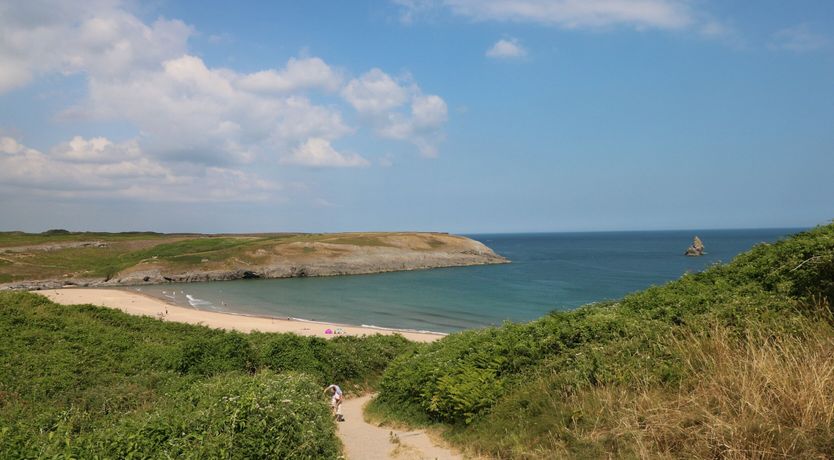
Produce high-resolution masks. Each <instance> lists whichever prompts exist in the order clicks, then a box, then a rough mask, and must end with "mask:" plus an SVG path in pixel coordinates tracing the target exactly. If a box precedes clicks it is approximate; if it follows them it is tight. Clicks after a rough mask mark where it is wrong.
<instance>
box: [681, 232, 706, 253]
mask: <svg viewBox="0 0 834 460" xmlns="http://www.w3.org/2000/svg"><path fill="white" fill-rule="evenodd" d="M684 255H687V256H690V257H698V256H702V255H704V243H703V242H702V241H701V239H700V238H698V237H697V236H696V237H695V238H694V239H693V240H692V245H690V246H689V247H688V248H686V252H684Z"/></svg>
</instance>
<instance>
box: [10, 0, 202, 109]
mask: <svg viewBox="0 0 834 460" xmlns="http://www.w3.org/2000/svg"><path fill="white" fill-rule="evenodd" d="M0 30H2V31H3V33H0V93H3V92H6V91H9V90H11V89H13V88H16V87H19V86H22V85H24V84H26V83H27V82H28V81H29V80H31V79H32V78H33V77H35V76H37V75H39V74H43V73H51V72H63V73H75V72H80V71H85V72H90V73H94V74H97V75H110V76H113V75H125V74H127V73H130V72H134V71H136V70H137V69H141V68H153V67H155V66H157V65H158V64H159V62H161V61H162V60H164V59H169V58H172V57H175V56H179V55H181V54H183V53H184V52H185V51H186V42H187V39H188V37H189V36H190V35H191V33H192V31H191V28H190V27H188V26H187V25H185V24H184V23H183V22H181V21H177V20H165V19H159V20H157V21H155V22H154V23H153V24H151V25H146V24H144V23H143V22H142V21H140V20H139V19H138V18H136V17H135V16H133V15H131V14H129V13H127V12H125V11H123V10H122V9H120V8H119V4H118V2H115V1H106V0H105V1H101V0H98V1H96V0H93V1H89V2H88V1H85V2H71V3H67V2H60V1H42V2H8V3H6V4H4V5H2V6H0Z"/></svg>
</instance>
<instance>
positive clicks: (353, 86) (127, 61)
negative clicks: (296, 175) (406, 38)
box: [0, 0, 446, 177]
mask: <svg viewBox="0 0 834 460" xmlns="http://www.w3.org/2000/svg"><path fill="white" fill-rule="evenodd" d="M124 5H125V3H122V2H121V1H119V0H89V1H85V2H69V3H68V2H62V1H58V0H43V1H41V2H0V94H2V93H3V92H5V91H10V90H13V89H14V88H17V87H20V86H22V85H25V84H26V83H27V82H29V81H31V80H32V79H34V78H37V77H39V76H45V75H56V74H78V75H80V76H81V77H82V78H84V80H85V82H86V93H85V94H84V95H83V97H82V98H80V99H79V101H78V102H77V104H76V105H75V106H73V107H69V108H67V109H65V110H63V111H62V112H61V114H60V116H61V117H62V118H63V119H64V120H65V121H66V120H69V121H82V122H99V121H104V122H112V121H117V122H126V124H128V125H129V126H131V127H132V128H133V129H135V135H134V137H135V139H134V140H132V141H130V142H128V143H123V144H116V143H113V142H111V141H109V140H107V139H106V138H104V137H95V136H94V137H92V138H90V139H83V138H76V139H72V140H70V141H68V142H67V143H65V144H62V145H60V146H56V147H54V148H53V149H51V150H50V151H49V153H48V154H43V153H40V152H38V155H35V156H34V157H33V158H34V159H33V160H32V161H35V162H36V163H37V162H41V163H43V162H44V161H45V160H44V159H47V160H49V161H48V162H47V163H48V164H49V165H50V167H51V165H54V164H55V162H62V163H66V164H73V165H81V166H79V167H80V168H82V169H84V168H86V169H84V170H83V171H80V172H78V171H77V172H78V174H82V173H83V172H89V171H90V170H91V168H94V167H95V165H96V164H108V165H111V166H108V168H109V169H108V170H112V169H113V168H114V167H113V166H112V164H113V162H112V161H111V160H112V158H115V156H116V155H118V156H119V157H120V158H121V160H122V161H125V162H138V163H135V164H134V166H136V168H141V167H150V165H151V164H158V165H162V166H163V167H165V168H169V169H170V168H171V167H172V165H175V164H185V163H187V164H192V165H196V166H197V167H198V168H199V169H200V170H201V171H202V174H204V175H206V177H208V174H209V173H208V171H210V169H209V168H217V169H216V171H235V170H236V168H238V169H239V168H243V167H252V166H253V165H254V164H258V165H259V166H261V167H263V166H271V167H274V165H275V164H277V163H278V162H279V160H280V159H281V158H288V157H289V158H292V157H293V155H295V154H297V153H298V152H299V150H298V149H299V148H300V147H298V146H308V147H307V148H308V149H309V148H312V147H309V141H310V140H311V139H318V140H321V141H322V142H326V143H327V145H328V146H329V145H330V142H333V141H335V140H338V139H341V138H343V137H345V136H350V135H353V134H355V133H357V132H363V131H362V129H361V128H362V127H363V126H368V127H370V128H372V132H373V133H374V134H375V135H377V136H383V137H387V138H392V139H398V140H402V141H404V142H407V143H410V144H413V145H417V146H418V147H419V148H420V151H421V152H423V153H424V154H425V153H426V152H431V154H435V153H436V143H437V141H438V139H439V138H440V137H441V136H440V134H439V133H440V130H441V128H442V126H441V125H442V124H443V123H444V122H445V110H446V109H445V103H443V102H442V99H440V98H439V96H423V94H422V92H421V91H420V89H419V87H418V86H417V85H416V83H412V82H411V81H410V80H402V79H394V78H392V77H390V76H389V75H388V74H386V73H385V72H383V71H382V70H380V69H376V68H374V69H372V70H370V71H368V72H366V73H365V74H363V75H361V77H359V78H354V79H351V80H350V81H349V82H348V83H347V84H345V79H346V78H345V77H344V76H343V74H342V72H341V71H338V70H336V69H334V68H333V67H332V66H331V65H330V64H328V63H327V62H325V61H324V60H323V59H321V58H319V57H315V56H304V57H296V58H291V59H289V60H288V61H287V62H286V64H285V65H284V66H283V67H280V68H269V69H264V70H260V71H255V72H251V73H243V72H238V71H235V70H233V69H228V68H221V67H213V66H210V65H208V64H207V63H206V62H205V61H203V59H201V58H200V57H198V56H195V55H193V54H190V52H189V46H188V40H189V39H190V38H191V37H192V36H193V35H195V32H194V30H193V29H192V28H191V27H190V26H188V25H186V24H185V23H183V22H182V21H179V20H169V19H158V20H156V21H153V22H149V23H145V22H143V21H142V20H141V19H139V18H138V17H136V16H135V15H133V14H131V13H130V12H128V11H127V10H126V9H125V7H124ZM426 97H434V98H437V99H438V100H439V102H440V103H438V101H436V100H432V101H433V102H431V101H429V100H426V101H424V100H423V99H421V98H426ZM429 102H430V103H429ZM441 103H442V104H441ZM421 104H423V106H421ZM349 107H353V108H355V109H356V111H357V113H358V114H359V116H358V117H352V120H351V121H353V122H355V123H357V124H358V126H353V125H350V124H348V122H347V121H345V119H344V117H343V111H344V110H348V108H349ZM409 110H410V112H409ZM441 112H442V113H441ZM389 118H390V120H391V122H390V123H388V122H386V121H385V120H388V119H389ZM440 120H442V121H440ZM386 123H387V124H393V123H396V124H397V125H398V128H397V129H394V128H393V127H392V129H391V130H386V129H384V125H386ZM386 131H391V132H392V133H393V132H394V131H396V134H392V135H386V134H385V133H386ZM331 149H332V147H331ZM321 152H325V153H331V152H329V151H327V150H326V149H322V150H321ZM321 152H319V153H321ZM334 152H335V150H334ZM302 153H306V154H307V155H308V156H309V155H310V152H307V151H304V152H302ZM336 154H337V155H341V154H339V153H338V152H336ZM35 157H36V158H35ZM303 158H305V159H306V160H309V158H308V157H303ZM327 158H329V159H330V160H333V161H331V163H340V161H341V165H342V166H344V165H346V164H349V165H356V164H358V163H359V162H360V160H361V161H365V160H364V159H362V157H361V156H359V155H351V156H341V157H334V156H332V155H331V156H330V157H327ZM338 158H341V159H342V160H339V159H338ZM18 159H19V158H18ZM140 160H146V161H148V162H150V163H140ZM84 165H86V166H84ZM44 168H46V169H45V170H50V171H51V169H49V168H47V167H46V166H44ZM121 168H122V170H124V171H127V170H128V169H129V168H128V167H127V166H123V167H121ZM105 169H106V168H105ZM105 169H101V171H104V170H105ZM134 169H135V168H134ZM218 174H219V173H218ZM218 174H214V176H212V177H220V175H218ZM229 174H231V173H229ZM229 174H226V173H223V174H222V175H223V176H224V177H226V176H228V177H232V176H234V174H231V176H229ZM171 175H172V177H174V176H176V177H180V176H183V177H191V174H190V173H182V172H181V171H178V170H177V171H174V172H172V173H171ZM235 177H236V176H235Z"/></svg>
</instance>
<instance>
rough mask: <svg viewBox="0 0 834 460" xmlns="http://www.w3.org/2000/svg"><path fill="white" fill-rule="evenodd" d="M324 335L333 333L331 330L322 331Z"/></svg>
mask: <svg viewBox="0 0 834 460" xmlns="http://www.w3.org/2000/svg"><path fill="white" fill-rule="evenodd" d="M324 333H325V334H332V333H333V331H332V330H330V329H325V330H324Z"/></svg>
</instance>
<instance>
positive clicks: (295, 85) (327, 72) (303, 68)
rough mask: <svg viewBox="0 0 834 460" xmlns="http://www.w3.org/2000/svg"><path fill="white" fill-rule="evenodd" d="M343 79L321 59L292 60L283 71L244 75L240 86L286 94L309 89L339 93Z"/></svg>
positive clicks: (273, 70)
mask: <svg viewBox="0 0 834 460" xmlns="http://www.w3.org/2000/svg"><path fill="white" fill-rule="evenodd" d="M341 83H342V77H341V75H339V73H338V72H335V71H334V70H333V69H332V68H331V67H330V66H329V65H327V63H325V62H324V61H323V60H321V59H319V58H316V57H314V58H306V59H295V58H293V59H290V60H289V62H287V67H286V68H285V69H282V70H275V69H270V70H262V71H260V72H255V73H252V74H249V75H244V76H243V77H242V78H241V79H240V80H239V81H238V86H240V87H241V88H242V89H245V90H248V91H256V92H277V93H286V92H291V91H298V90H302V89H309V88H321V89H324V90H327V91H337V90H338V89H339V87H340V86H341Z"/></svg>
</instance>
